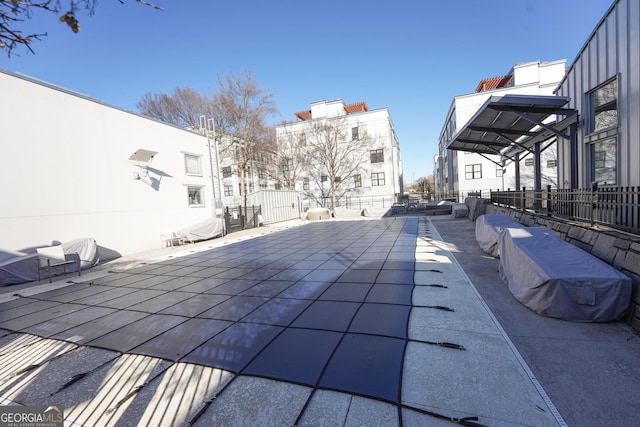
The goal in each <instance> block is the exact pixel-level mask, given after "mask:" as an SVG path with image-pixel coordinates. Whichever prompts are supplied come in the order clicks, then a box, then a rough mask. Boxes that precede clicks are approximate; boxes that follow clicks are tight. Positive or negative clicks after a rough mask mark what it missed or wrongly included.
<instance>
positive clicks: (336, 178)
mask: <svg viewBox="0 0 640 427" xmlns="http://www.w3.org/2000/svg"><path fill="white" fill-rule="evenodd" d="M340 181H342V178H340V177H339V176H336V177H335V178H333V182H335V183H338V182H340Z"/></svg>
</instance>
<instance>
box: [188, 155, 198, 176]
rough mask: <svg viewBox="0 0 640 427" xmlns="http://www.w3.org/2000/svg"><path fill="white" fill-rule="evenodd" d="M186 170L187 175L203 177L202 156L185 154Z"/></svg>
mask: <svg viewBox="0 0 640 427" xmlns="http://www.w3.org/2000/svg"><path fill="white" fill-rule="evenodd" d="M184 170H185V171H186V173H187V175H197V176H202V164H201V162H200V156H196V155H194V154H186V153H185V155H184Z"/></svg>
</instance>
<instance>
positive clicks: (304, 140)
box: [299, 133, 307, 147]
mask: <svg viewBox="0 0 640 427" xmlns="http://www.w3.org/2000/svg"><path fill="white" fill-rule="evenodd" d="M299 142H300V145H302V146H303V147H304V146H305V145H307V134H306V133H303V134H301V135H300V139H299Z"/></svg>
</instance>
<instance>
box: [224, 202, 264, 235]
mask: <svg viewBox="0 0 640 427" xmlns="http://www.w3.org/2000/svg"><path fill="white" fill-rule="evenodd" d="M261 215H262V206H260V205H258V206H253V205H252V206H246V207H245V208H244V209H243V208H242V206H227V207H226V208H225V210H224V222H225V225H226V228H227V233H233V232H234V231H240V230H246V229H247V228H255V227H259V226H260V218H261Z"/></svg>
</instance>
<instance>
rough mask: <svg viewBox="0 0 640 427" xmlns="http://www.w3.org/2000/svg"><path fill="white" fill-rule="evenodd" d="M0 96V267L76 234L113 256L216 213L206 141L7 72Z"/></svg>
mask: <svg viewBox="0 0 640 427" xmlns="http://www.w3.org/2000/svg"><path fill="white" fill-rule="evenodd" d="M0 93H2V103H0V117H2V121H3V125H2V144H0V159H1V160H0V162H1V167H0V182H2V186H0V200H2V202H1V208H0V245H1V246H0V261H2V260H5V259H9V258H13V257H15V256H20V255H24V254H28V253H32V252H35V248H36V247H40V246H48V245H51V244H52V243H53V242H66V241H70V240H74V239H78V238H94V239H95V240H96V242H97V243H98V245H99V247H100V253H101V258H102V259H106V258H112V257H116V256H118V255H126V254H131V253H135V252H138V251H144V250H148V249H152V248H159V247H160V245H161V235H162V234H164V233H167V232H171V231H177V230H180V229H182V228H185V227H187V226H190V225H193V224H196V223H198V222H200V221H203V220H205V219H209V218H212V217H213V216H214V204H213V203H212V199H213V194H214V193H213V185H212V171H211V167H210V165H211V160H210V157H209V149H208V145H209V142H208V140H207V138H206V137H204V136H202V135H199V134H196V133H193V132H190V131H186V130H183V129H179V128H176V127H173V126H170V125H167V124H163V123H160V122H158V121H155V120H152V119H149V118H146V117H142V116H140V115H137V114H134V113H132V112H129V111H125V110H121V109H118V108H115V107H112V106H109V105H106V104H103V103H101V102H99V101H96V100H94V99H92V98H89V97H87V96H84V95H81V94H78V93H74V92H71V91H69V90H66V89H64V88H60V87H56V86H53V85H50V84H47V83H45V82H42V81H37V80H35V79H32V78H29V77H26V76H23V75H18V74H14V73H9V72H6V71H0Z"/></svg>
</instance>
